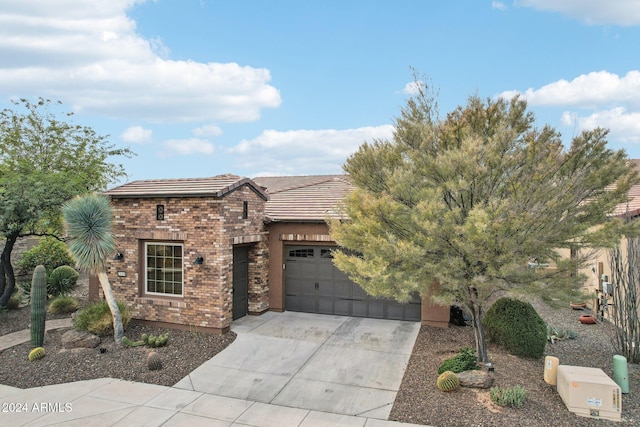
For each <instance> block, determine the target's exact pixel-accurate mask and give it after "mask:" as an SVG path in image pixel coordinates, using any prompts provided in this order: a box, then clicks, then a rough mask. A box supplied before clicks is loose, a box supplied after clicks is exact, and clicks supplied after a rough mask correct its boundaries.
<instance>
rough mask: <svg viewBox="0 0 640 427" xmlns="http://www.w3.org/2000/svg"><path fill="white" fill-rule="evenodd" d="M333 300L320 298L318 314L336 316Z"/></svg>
mask: <svg viewBox="0 0 640 427" xmlns="http://www.w3.org/2000/svg"><path fill="white" fill-rule="evenodd" d="M333 303H334V299H333V298H318V313H320V314H334V307H333V305H334V304H333Z"/></svg>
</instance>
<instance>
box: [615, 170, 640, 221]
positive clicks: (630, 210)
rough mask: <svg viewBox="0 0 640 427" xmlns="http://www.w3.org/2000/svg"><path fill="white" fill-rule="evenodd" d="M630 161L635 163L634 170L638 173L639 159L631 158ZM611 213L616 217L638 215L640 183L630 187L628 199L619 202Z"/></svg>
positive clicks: (639, 208) (639, 210)
mask: <svg viewBox="0 0 640 427" xmlns="http://www.w3.org/2000/svg"><path fill="white" fill-rule="evenodd" d="M630 161H631V162H632V163H633V164H635V166H636V170H637V171H638V174H640V159H631V160H630ZM613 215H614V216H618V217H624V216H627V215H629V216H631V217H636V216H640V183H638V184H635V185H634V186H632V187H631V189H630V190H629V200H628V201H627V202H626V203H621V204H619V205H618V206H617V207H616V209H615V210H614V211H613Z"/></svg>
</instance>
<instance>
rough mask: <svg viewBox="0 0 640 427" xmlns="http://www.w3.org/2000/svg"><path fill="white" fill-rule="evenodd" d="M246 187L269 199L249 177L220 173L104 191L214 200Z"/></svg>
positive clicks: (130, 195)
mask: <svg viewBox="0 0 640 427" xmlns="http://www.w3.org/2000/svg"><path fill="white" fill-rule="evenodd" d="M243 185H248V186H249V187H250V188H251V189H252V190H253V191H255V192H256V193H257V194H258V195H259V196H260V197H262V198H263V199H264V200H268V199H269V196H268V195H267V193H266V192H265V190H264V189H263V188H262V187H260V186H259V185H257V184H256V183H255V182H253V181H252V180H250V179H249V178H244V177H241V176H237V175H232V174H224V175H218V176H213V177H209V178H184V179H149V180H141V181H133V182H129V183H127V184H124V185H120V186H118V187H115V188H112V189H111V190H108V191H106V192H105V193H104V194H106V195H107V196H110V197H112V198H116V199H121V198H152V197H216V198H220V197H223V196H225V195H226V194H228V193H230V192H232V191H233V190H235V189H237V188H239V187H241V186H243Z"/></svg>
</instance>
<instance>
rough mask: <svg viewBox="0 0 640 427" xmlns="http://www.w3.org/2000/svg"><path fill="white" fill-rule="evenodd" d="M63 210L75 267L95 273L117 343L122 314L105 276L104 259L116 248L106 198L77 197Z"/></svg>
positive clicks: (122, 332) (109, 205) (119, 340)
mask: <svg viewBox="0 0 640 427" xmlns="http://www.w3.org/2000/svg"><path fill="white" fill-rule="evenodd" d="M62 214H63V216H64V222H65V224H66V227H67V232H68V234H69V237H70V238H71V245H70V247H69V251H70V252H71V255H73V257H74V258H75V260H76V264H77V266H78V268H80V269H81V270H85V271H87V272H89V273H92V274H95V275H96V276H98V280H99V281H100V286H102V291H103V292H104V297H105V299H106V301H107V304H108V305H109V310H111V315H112V317H113V338H114V339H115V341H116V342H117V343H118V344H120V343H121V342H122V336H123V335H124V328H123V326H122V316H121V314H120V310H119V309H118V304H117V303H116V298H115V296H114V295H113V291H112V290H111V284H110V283H109V277H108V276H107V259H108V258H109V257H110V256H112V255H113V253H114V252H115V251H116V245H115V240H114V237H113V233H112V231H111V222H112V218H113V214H112V211H111V204H110V202H109V199H107V198H106V197H104V196H101V195H98V194H88V195H85V196H81V197H76V198H75V199H73V200H71V201H69V202H67V203H66V204H65V205H64V206H63V207H62Z"/></svg>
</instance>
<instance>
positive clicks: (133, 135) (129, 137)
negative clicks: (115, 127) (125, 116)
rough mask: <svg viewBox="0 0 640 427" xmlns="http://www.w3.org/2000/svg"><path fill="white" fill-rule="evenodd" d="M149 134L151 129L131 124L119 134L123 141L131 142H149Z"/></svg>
mask: <svg viewBox="0 0 640 427" xmlns="http://www.w3.org/2000/svg"><path fill="white" fill-rule="evenodd" d="M151 136H152V131H151V129H145V128H143V127H142V126H131V127H129V128H127V129H125V131H124V132H122V134H120V137H121V138H122V140H123V141H126V142H133V143H143V142H149V141H151Z"/></svg>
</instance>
